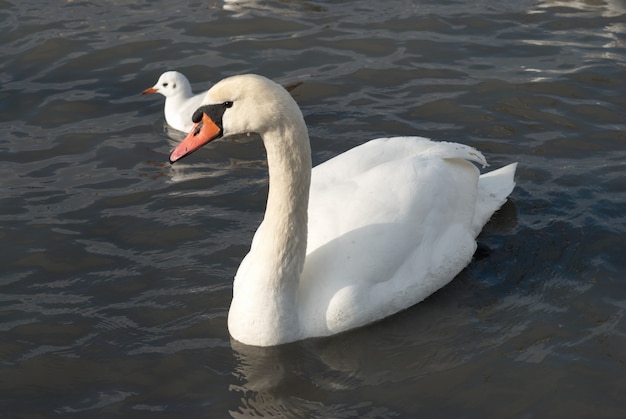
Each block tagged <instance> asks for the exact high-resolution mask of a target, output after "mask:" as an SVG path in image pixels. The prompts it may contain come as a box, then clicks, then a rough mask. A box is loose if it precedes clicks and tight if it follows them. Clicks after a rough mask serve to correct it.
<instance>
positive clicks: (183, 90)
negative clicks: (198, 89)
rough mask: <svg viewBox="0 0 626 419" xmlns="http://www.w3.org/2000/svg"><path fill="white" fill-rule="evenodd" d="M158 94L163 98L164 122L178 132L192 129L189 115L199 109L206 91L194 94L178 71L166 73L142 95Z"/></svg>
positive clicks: (185, 78) (187, 81)
mask: <svg viewBox="0 0 626 419" xmlns="http://www.w3.org/2000/svg"><path fill="white" fill-rule="evenodd" d="M150 93H160V94H162V95H163V96H165V109H164V112H165V122H167V125H169V126H170V127H172V128H174V129H177V130H178V131H184V132H188V131H189V130H190V129H191V128H192V127H193V122H191V115H193V113H194V112H195V110H196V109H198V108H199V107H200V104H201V103H202V99H204V97H205V96H206V93H207V92H206V91H204V92H202V93H198V94H194V93H193V91H192V90H191V85H190V84H189V80H187V77H185V75H184V74H182V73H179V72H178V71H166V72H165V73H163V74H161V76H160V77H159V80H158V81H157V82H156V84H155V85H154V86H152V87H150V88H148V89H146V90H144V91H143V92H142V94H144V95H145V94H150Z"/></svg>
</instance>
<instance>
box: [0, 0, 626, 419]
mask: <svg viewBox="0 0 626 419" xmlns="http://www.w3.org/2000/svg"><path fill="white" fill-rule="evenodd" d="M0 22H1V23H0V26H1V29H0V40H1V41H0V51H1V56H2V60H1V61H0V150H1V159H2V163H1V165H0V185H1V190H2V196H1V204H0V205H1V211H0V217H1V218H0V219H1V224H0V239H1V240H2V251H1V252H0V266H1V275H0V417H2V418H5V417H6V418H13V417H20V418H49V417H90V418H94V417H98V418H99V417H107V418H108V417H132V418H141V417H150V418H160V417H167V418H183V417H215V418H218V417H229V416H233V417H250V416H256V417H259V416H263V417H287V418H292V417H294V418H295V417H309V416H310V417H328V418H349V417H368V418H395V417H431V418H432V417H455V418H460V417H465V418H484V417H500V418H504V417H512V418H529V417H542V418H544V417H568V418H573V417H589V418H591V417H594V418H617V417H625V416H626V396H625V394H626V319H625V315H626V277H625V276H626V275H625V274H626V251H625V249H626V247H625V245H624V243H625V240H626V160H625V158H626V2H625V1H623V0H585V1H548V0H545V1H540V0H537V1H532V0H522V1H512V0H506V1H496V0H477V1H464V0H446V1H441V0H436V1H435V0H432V1H401V0H392V1H387V2H378V1H357V2H340V1H328V2H326V1H293V0H292V1H282V2H281V1H245V0H241V1H239V2H227V3H223V2H221V1H215V2H208V3H207V2H201V1H197V2H172V1H147V0H144V1H124V0H116V1H106V2H86V1H80V0H76V1H71V0H68V1H65V2H61V1H58V2H37V1H19V2H18V1H12V2H8V1H0ZM169 69H177V70H180V71H182V72H183V73H185V74H186V75H187V76H188V77H189V78H190V80H191V81H192V84H193V85H194V87H195V88H196V89H197V90H200V89H206V88H208V86H209V84H210V82H211V81H216V80H218V79H221V78H223V77H225V76H228V75H232V74H237V73H245V72H254V73H260V74H264V75H266V76H268V77H271V78H274V79H275V80H278V81H280V82H283V83H289V82H294V81H304V85H302V86H301V87H300V88H298V90H296V91H295V92H294V94H295V97H296V99H297V101H298V102H299V103H300V105H301V107H302V109H303V112H304V114H305V117H306V119H307V122H308V124H309V126H310V134H311V140H312V146H313V151H314V159H315V161H316V162H320V161H323V160H325V159H327V158H329V157H331V156H333V155H335V154H337V153H339V152H341V151H343V150H346V149H348V148H350V147H352V146H355V145H357V144H360V143H362V142H363V141H365V140H367V139H371V138H376V137H378V136H383V135H409V134H413V135H421V136H427V137H431V138H435V139H441V140H456V141H460V142H463V143H466V144H470V145H472V146H475V147H478V148H479V149H481V150H482V151H483V152H484V153H485V155H486V156H487V158H488V159H489V161H490V163H491V165H492V167H499V166H501V165H504V164H507V163H509V162H512V161H518V162H519V172H518V176H517V182H518V186H517V188H516V189H515V191H514V192H513V194H512V197H511V200H510V202H509V203H507V204H506V205H505V206H504V207H503V209H502V210H501V211H500V212H499V213H498V214H497V215H496V216H495V217H494V219H493V220H492V221H491V222H490V223H489V224H488V225H487V226H486V228H485V229H484V231H483V233H482V235H481V236H480V242H481V243H482V244H483V245H484V247H485V248H487V249H488V251H487V252H486V256H483V257H481V258H478V259H477V260H476V261H475V262H474V263H472V264H471V265H470V266H469V267H468V268H467V269H466V270H465V271H464V272H462V273H461V274H460V275H459V276H458V278H456V279H455V280H454V281H453V282H452V283H451V284H450V285H449V286H447V287H445V288H444V289H442V290H440V291H439V292H437V293H436V294H435V295H433V296H432V297H431V298H429V299H428V300H427V301H425V302H423V303H421V304H418V305H417V306H415V307H413V308H411V309H409V310H407V311H405V312H403V313H400V314H398V315H396V316H393V317H391V318H389V319H386V320H384V321H382V322H379V323H377V324H375V325H372V326H369V327H365V328H362V329H360V330H356V331H354V332H351V333H347V334H344V335H340V336H335V337H332V338H328V339H319V340H309V341H305V342H299V343H295V344H290V345H285V346H281V347H278V348H273V349H255V348H248V347H241V345H238V344H237V343H236V342H232V341H231V340H230V338H229V335H228V331H227V327H226V315H227V312H228V307H229V303H230V297H231V284H232V277H233V275H234V272H235V270H236V268H237V266H238V265H239V262H240V260H241V258H242V257H243V255H244V254H245V253H246V252H247V249H248V245H249V242H250V239H251V237H252V234H253V232H254V231H255V229H256V226H257V225H258V223H259V220H260V218H261V216H262V212H263V209H264V204H265V197H266V192H267V182H266V168H265V163H264V152H263V148H262V145H261V143H260V141H259V139H258V138H255V137H244V138H239V139H237V140H234V141H221V142H215V143H213V144H212V145H211V146H208V147H205V148H204V149H203V150H200V151H199V152H197V153H196V154H194V155H193V156H191V157H189V158H188V159H186V160H185V161H184V162H182V163H181V164H178V165H176V166H173V167H171V166H170V165H169V164H168V163H167V158H168V153H169V151H170V150H171V148H172V144H173V140H175V139H176V138H177V136H176V135H175V133H170V134H169V136H168V133H167V131H166V129H165V127H164V119H163V114H162V103H163V99H162V98H161V97H158V98H155V97H142V96H140V95H139V93H140V92H141V91H142V90H143V89H145V88H147V87H149V86H152V85H153V84H154V82H155V81H156V79H157V78H158V76H159V75H160V74H161V72H163V71H165V70H169ZM170 137H172V138H170Z"/></svg>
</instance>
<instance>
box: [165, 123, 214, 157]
mask: <svg viewBox="0 0 626 419" xmlns="http://www.w3.org/2000/svg"><path fill="white" fill-rule="evenodd" d="M221 134H222V129H221V128H220V127H219V126H218V125H217V124H216V123H215V122H213V120H212V119H211V117H209V116H208V115H207V114H202V119H201V120H200V122H198V123H196V124H195V125H194V126H193V128H191V131H189V134H187V136H186V137H185V139H184V140H183V141H182V142H181V143H180V144H178V145H177V146H176V148H175V149H174V151H172V154H170V163H174V162H175V161H178V160H180V159H182V158H183V157H185V156H186V155H188V154H191V153H193V152H194V151H196V150H197V149H199V148H200V147H202V146H203V145H205V144H206V143H208V142H209V141H211V140H214V139H216V138H217V137H219V136H220V135H221Z"/></svg>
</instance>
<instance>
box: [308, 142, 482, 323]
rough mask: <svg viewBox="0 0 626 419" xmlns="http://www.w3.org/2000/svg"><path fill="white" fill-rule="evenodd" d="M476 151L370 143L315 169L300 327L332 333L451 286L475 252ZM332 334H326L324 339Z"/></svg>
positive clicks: (448, 146) (435, 144)
mask: <svg viewBox="0 0 626 419" xmlns="http://www.w3.org/2000/svg"><path fill="white" fill-rule="evenodd" d="M467 160H472V161H476V162H478V163H480V164H483V165H484V164H486V161H485V159H484V157H483V156H482V155H481V154H480V153H479V152H477V151H476V150H474V149H473V148H471V147H468V146H464V145H461V144H455V143H440V142H432V141H430V140H427V139H423V138H406V137H398V138H387V139H379V140H373V141H370V142H368V143H366V144H364V145H362V146H359V147H356V148H354V149H352V150H349V151H347V152H346V153H344V154H341V155H340V156H338V157H336V158H334V159H331V160H329V161H328V162H326V163H324V164H322V165H320V166H318V167H316V168H315V169H314V170H313V176H312V183H311V195H310V203H309V241H308V249H307V259H306V263H305V267H304V273H303V277H302V281H301V287H300V293H299V296H300V305H301V310H302V311H301V313H302V314H301V316H302V317H301V318H302V319H306V323H307V325H305V327H307V326H310V327H312V328H316V329H317V330H315V333H316V334H329V333H334V332H339V331H341V330H347V329H350V328H352V327H356V326H360V325H363V324H366V323H369V322H371V321H374V320H377V319H380V318H383V317H385V316H387V315H390V314H393V313H395V312H397V311H399V310H402V309H404V308H407V307H409V306H411V305H413V304H415V303H417V302H419V301H421V300H423V299H424V298H426V297H427V296H428V295H430V294H431V293H432V292H434V291H436V290H437V289H439V288H441V287H442V286H444V285H445V284H447V283H448V282H449V281H450V280H452V279H453V278H454V276H455V275H456V274H457V273H458V272H460V271H461V270H462V269H463V267H465V266H466V265H467V263H469V261H470V260H471V257H472V255H473V252H474V250H475V246H476V244H475V241H474V232H473V223H474V221H473V220H474V212H475V208H476V196H477V184H478V179H479V172H478V169H477V168H476V167H475V166H474V165H473V164H471V163H469V162H468V161H467ZM324 327H326V328H327V330H319V328H324Z"/></svg>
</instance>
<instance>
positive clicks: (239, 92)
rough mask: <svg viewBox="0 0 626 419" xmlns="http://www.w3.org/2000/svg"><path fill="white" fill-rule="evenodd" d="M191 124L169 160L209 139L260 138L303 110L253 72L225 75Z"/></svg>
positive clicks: (290, 121)
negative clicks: (256, 134)
mask: <svg viewBox="0 0 626 419" xmlns="http://www.w3.org/2000/svg"><path fill="white" fill-rule="evenodd" d="M192 119H193V122H194V124H195V125H194V126H193V128H192V129H191V131H190V132H189V134H187V137H185V139H184V140H183V141H182V142H181V143H180V144H179V145H178V146H177V147H176V148H175V149H174V151H172V154H171V155H170V162H172V163H173V162H175V161H177V160H179V159H181V158H183V157H184V156H186V155H188V154H191V153H192V152H194V151H195V150H197V149H199V148H200V147H202V146H203V145H205V144H207V143H208V142H210V141H212V140H214V139H216V138H220V137H228V136H229V135H235V134H246V133H258V134H260V135H261V137H264V134H265V133H267V132H268V131H272V130H280V129H283V128H285V126H286V125H288V124H290V123H293V121H298V122H299V123H302V124H303V118H302V113H300V109H299V108H298V105H297V104H296V103H295V101H294V100H293V98H292V97H291V95H290V94H289V93H288V91H287V90H286V89H285V88H283V87H282V86H281V85H279V84H276V83H274V82H273V81H271V80H269V79H266V78H265V77H262V76H257V75H254V74H246V75H240V76H233V77H229V78H226V79H224V80H222V81H220V82H219V83H217V84H216V85H215V86H213V87H212V88H211V89H210V90H209V91H208V92H207V94H206V96H205V98H204V99H203V100H202V105H201V106H200V107H199V108H198V109H197V110H196V112H194V114H193V118H192Z"/></svg>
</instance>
